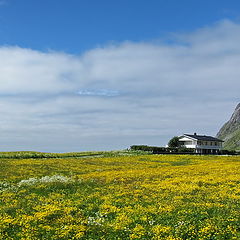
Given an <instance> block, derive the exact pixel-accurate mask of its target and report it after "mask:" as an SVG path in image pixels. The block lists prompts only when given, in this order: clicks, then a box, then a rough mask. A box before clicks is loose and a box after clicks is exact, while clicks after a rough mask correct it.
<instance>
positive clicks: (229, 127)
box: [217, 103, 240, 150]
mask: <svg viewBox="0 0 240 240" xmlns="http://www.w3.org/2000/svg"><path fill="white" fill-rule="evenodd" d="M217 138H220V139H222V140H224V148H225V149H228V150H240V103H239V104H238V105H237V107H236V108H235V111H234V112H233V114H232V116H231V118H230V120H229V121H228V122H226V123H225V124H224V125H223V126H222V128H221V129H220V131H219V132H218V134H217Z"/></svg>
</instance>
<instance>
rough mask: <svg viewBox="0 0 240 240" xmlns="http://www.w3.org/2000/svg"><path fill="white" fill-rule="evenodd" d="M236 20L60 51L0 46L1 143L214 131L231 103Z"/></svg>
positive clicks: (104, 145)
mask: <svg viewBox="0 0 240 240" xmlns="http://www.w3.org/2000/svg"><path fill="white" fill-rule="evenodd" d="M239 42H240V24H238V23H235V22H232V21H229V20H224V21H221V22H218V23H216V24H214V25H212V26H208V27H205V28H202V29H198V30H196V31H195V32H192V33H187V34H184V35H177V34H176V36H175V39H174V41H173V43H171V44H166V43H159V44H155V43H150V42H139V43H136V42H124V43H119V44H115V45H107V46H105V47H102V48H96V49H92V50H89V51H87V52H85V53H84V54H82V55H80V56H79V55H70V54H67V53H59V52H40V51H36V50H32V49H23V48H20V47H13V46H2V47H0V73H1V75H0V114H1V120H0V121H1V126H0V128H1V136H0V146H1V150H2V151H4V150H40V151H60V152H61V151H80V150H98V149H119V148H126V147H128V146H129V145H131V144H149V145H150V144H151V145H165V144H166V143H167V141H168V139H169V138H171V137H172V136H173V135H178V134H181V133H184V132H189V133H192V132H199V133H203V134H213V135H215V134H216V132H217V130H218V128H219V127H220V126H221V124H223V122H224V121H226V120H227V118H228V117H229V114H230V113H231V111H232V110H233V108H234V107H235V105H236V104H237V103H238V102H239V89H240V81H239V79H240V78H239V77H240V69H239V66H240V45H239Z"/></svg>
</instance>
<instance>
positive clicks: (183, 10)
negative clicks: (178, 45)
mask: <svg viewBox="0 0 240 240" xmlns="http://www.w3.org/2000/svg"><path fill="white" fill-rule="evenodd" d="M2 3H3V4H2V6H1V8H0V26H1V27H0V33H1V39H0V44H1V45H17V46H20V47H23V48H33V49H38V50H42V51H46V50H49V49H52V50H57V51H64V52H68V53H73V54H74V53H82V52H83V51H86V50H88V49H92V48H95V47H97V46H102V45H106V44H108V43H111V42H122V41H127V40H130V41H136V42H138V41H158V40H159V38H160V39H161V38H164V39H165V38H168V37H169V35H171V33H176V32H178V33H179V32H188V31H193V30H195V29H197V28H200V27H204V26H206V25H208V24H211V23H214V22H216V21H219V20H221V19H224V18H227V19H233V20H236V21H237V20H239V10H240V3H239V1H237V0H230V1H226V0H224V1H223V0H210V1H206V0H203V1H200V0H181V1H178V0H168V1H164V0H150V1H146V0H121V1H118V0H103V1H99V0H89V1H87V0H50V1H49V0H41V1H32V0H21V1H19V0H3V1H2ZM4 3H5V4H4Z"/></svg>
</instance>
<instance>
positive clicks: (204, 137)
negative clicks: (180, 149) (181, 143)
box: [183, 134, 224, 142]
mask: <svg viewBox="0 0 240 240" xmlns="http://www.w3.org/2000/svg"><path fill="white" fill-rule="evenodd" d="M183 136H187V137H190V138H193V139H196V140H202V141H215V142H224V141H223V140H221V139H218V138H215V137H212V136H206V135H197V134H183Z"/></svg>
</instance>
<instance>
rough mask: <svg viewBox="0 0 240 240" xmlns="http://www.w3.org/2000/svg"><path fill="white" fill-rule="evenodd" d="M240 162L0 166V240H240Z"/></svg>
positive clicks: (176, 158) (76, 161)
mask: <svg viewBox="0 0 240 240" xmlns="http://www.w3.org/2000/svg"><path fill="white" fill-rule="evenodd" d="M239 206H240V157H239V156H190V155H137V156H130V155H126V156H125V155H123V156H115V157H113V156H110V157H99V156H98V157H85V158H84V157H82V158H81V157H75V158H74V157H69V158H56V159H55V158H49V159H48V158H42V159H41V158H38V159H34V158H32V159H31V158H30V159H21V158H18V159H14V158H12V159H4V158H3V159H0V239H2V240H5V239H22V240H26V239H27V240H35V239H36V240H37V239H50V240H51V239H53V240H54V239H56V240H59V239H61V240H64V239H66V240H68V239H109V240H110V239H144V240H145V239H156V240H157V239H164V240H184V239H189V240H191V239H192V240H193V239H209V240H210V239H219V240H220V239H240V228H239V222H240V211H239Z"/></svg>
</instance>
